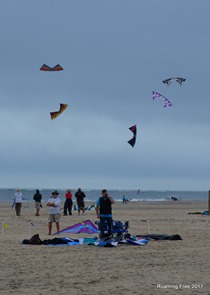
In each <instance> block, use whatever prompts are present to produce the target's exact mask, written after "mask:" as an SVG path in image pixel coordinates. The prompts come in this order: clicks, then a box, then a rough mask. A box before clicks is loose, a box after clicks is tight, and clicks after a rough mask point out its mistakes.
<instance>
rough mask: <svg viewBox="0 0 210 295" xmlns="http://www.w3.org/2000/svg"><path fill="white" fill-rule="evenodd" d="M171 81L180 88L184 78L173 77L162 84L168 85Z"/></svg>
mask: <svg viewBox="0 0 210 295" xmlns="http://www.w3.org/2000/svg"><path fill="white" fill-rule="evenodd" d="M172 80H176V82H178V83H179V84H180V85H181V86H182V83H183V82H185V81H186V79H185V78H179V77H174V78H169V79H166V80H163V81H162V82H163V83H164V84H167V85H170V84H171V82H172Z"/></svg>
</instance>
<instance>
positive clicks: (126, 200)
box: [122, 195, 129, 204]
mask: <svg viewBox="0 0 210 295" xmlns="http://www.w3.org/2000/svg"><path fill="white" fill-rule="evenodd" d="M122 202H123V204H127V203H128V202H129V200H128V199H126V197H125V195H123V196H122Z"/></svg>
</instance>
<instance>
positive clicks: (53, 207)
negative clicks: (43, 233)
mask: <svg viewBox="0 0 210 295" xmlns="http://www.w3.org/2000/svg"><path fill="white" fill-rule="evenodd" d="M58 195H59V193H58V192H57V191H56V190H55V191H54V192H52V197H51V198H50V199H49V200H48V202H47V206H48V207H49V208H48V213H49V217H48V229H49V233H48V235H51V234H52V223H53V222H55V224H56V230H57V232H59V231H60V198H58Z"/></svg>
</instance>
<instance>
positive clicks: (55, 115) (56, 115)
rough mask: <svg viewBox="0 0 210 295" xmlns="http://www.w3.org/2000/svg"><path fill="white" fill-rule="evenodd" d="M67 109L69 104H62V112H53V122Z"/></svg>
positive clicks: (51, 114) (51, 115)
mask: <svg viewBox="0 0 210 295" xmlns="http://www.w3.org/2000/svg"><path fill="white" fill-rule="evenodd" d="M67 107H68V105H67V104H64V103H60V110H59V111H57V112H51V113H50V117H51V120H53V119H55V118H57V117H58V116H59V115H60V114H61V113H63V111H65V109H66V108H67Z"/></svg>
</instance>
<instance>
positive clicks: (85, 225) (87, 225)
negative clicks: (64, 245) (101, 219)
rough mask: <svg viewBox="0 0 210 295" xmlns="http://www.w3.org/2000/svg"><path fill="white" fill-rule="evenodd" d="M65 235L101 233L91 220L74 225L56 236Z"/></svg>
mask: <svg viewBox="0 0 210 295" xmlns="http://www.w3.org/2000/svg"><path fill="white" fill-rule="evenodd" d="M63 233H72V234H79V233H86V234H96V233H99V231H98V229H97V227H96V226H95V225H94V224H93V223H92V221H90V220H85V221H83V222H81V223H77V224H74V225H72V226H70V227H67V228H65V229H63V230H61V231H59V232H57V233H55V235H56V234H63Z"/></svg>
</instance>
